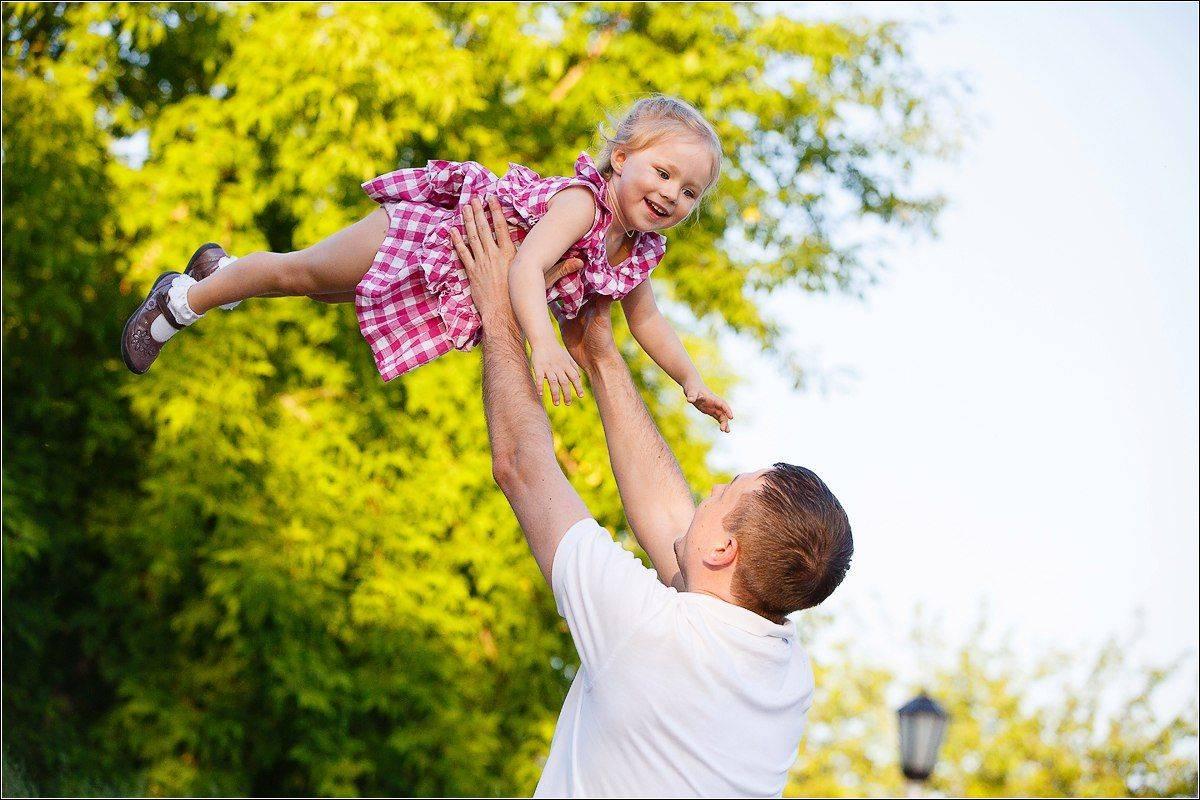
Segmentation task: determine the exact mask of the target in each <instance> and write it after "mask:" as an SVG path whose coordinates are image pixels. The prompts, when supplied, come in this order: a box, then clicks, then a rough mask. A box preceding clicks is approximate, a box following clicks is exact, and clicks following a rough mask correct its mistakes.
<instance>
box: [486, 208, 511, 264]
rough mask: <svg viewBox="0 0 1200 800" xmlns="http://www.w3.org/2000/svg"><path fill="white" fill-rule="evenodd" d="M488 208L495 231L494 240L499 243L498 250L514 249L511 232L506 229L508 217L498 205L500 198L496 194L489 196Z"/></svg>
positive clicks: (507, 250)
mask: <svg viewBox="0 0 1200 800" xmlns="http://www.w3.org/2000/svg"><path fill="white" fill-rule="evenodd" d="M488 208H489V209H491V211H492V228H493V229H494V230H495V232H496V242H497V243H498V244H499V245H500V251H501V252H504V253H506V252H509V251H512V250H515V249H516V248H514V247H513V243H512V234H510V233H509V231H508V219H506V218H505V216H504V209H503V208H502V207H501V206H500V198H498V197H496V195H492V196H490V197H489V198H488Z"/></svg>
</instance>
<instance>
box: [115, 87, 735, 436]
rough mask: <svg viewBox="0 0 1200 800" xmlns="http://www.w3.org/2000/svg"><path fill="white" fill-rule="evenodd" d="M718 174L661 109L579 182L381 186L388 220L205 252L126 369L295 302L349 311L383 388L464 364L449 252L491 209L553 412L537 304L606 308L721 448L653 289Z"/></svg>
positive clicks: (558, 354)
mask: <svg viewBox="0 0 1200 800" xmlns="http://www.w3.org/2000/svg"><path fill="white" fill-rule="evenodd" d="M720 160H721V146H720V142H719V140H718V139H717V135H716V133H715V131H714V130H713V128H712V126H711V125H709V124H708V122H707V121H706V120H705V119H704V118H703V117H702V116H701V115H700V113H699V112H698V111H696V109H694V108H693V107H692V106H690V105H688V104H687V103H685V102H683V101H682V100H678V99H675V98H671V97H664V96H657V95H656V96H653V97H649V98H645V99H642V100H639V101H638V102H637V103H635V104H634V105H633V106H632V107H631V108H630V109H629V111H628V112H627V113H626V114H625V116H624V118H623V119H622V120H621V122H620V123H619V124H618V125H617V129H616V132H615V134H614V135H613V136H612V138H608V137H605V144H604V146H603V148H602V149H601V151H600V155H599V157H598V158H597V159H596V161H594V162H593V160H592V159H591V158H590V157H589V156H588V155H587V154H586V153H585V154H581V155H580V156H579V158H578V160H577V161H576V162H575V175H574V176H573V177H551V178H541V177H539V176H538V175H537V174H536V173H534V172H533V171H531V170H529V169H527V168H525V167H522V166H520V165H518V164H510V165H509V170H508V172H507V174H505V175H504V177H503V178H497V177H496V176H495V175H493V174H492V173H491V172H489V171H488V170H487V169H486V168H484V167H483V166H482V165H480V164H477V163H475V162H473V161H465V162H452V161H430V162H429V163H428V164H427V165H426V166H425V167H423V168H416V169H402V170H398V171H395V172H389V173H387V174H385V175H381V176H379V177H378V178H375V179H374V180H371V181H368V182H367V183H365V184H363V189H364V190H365V191H366V192H367V194H368V195H369V196H370V197H371V198H372V199H374V200H375V201H376V202H378V203H379V204H380V205H381V206H382V208H381V209H377V210H376V211H374V212H372V213H371V214H370V215H368V216H367V217H366V218H364V219H362V220H360V221H359V222H357V223H355V224H353V225H351V226H350V227H348V228H345V229H343V230H341V231H339V232H337V233H335V234H333V235H332V236H330V237H329V238H327V239H325V240H323V241H321V242H318V243H317V244H315V245H313V246H312V247H309V248H307V249H305V250H300V251H296V252H293V253H252V254H250V255H247V256H243V257H241V258H236V259H235V258H231V257H229V256H228V255H226V254H225V251H224V250H223V249H222V248H221V247H220V246H219V245H217V244H211V243H210V244H206V245H203V246H202V247H201V248H200V249H199V250H197V251H196V253H195V255H193V256H192V259H191V261H190V262H189V263H188V266H187V269H186V270H185V271H184V273H183V274H180V273H177V272H168V273H165V274H164V275H162V276H160V277H159V279H158V280H157V281H156V282H155V284H154V286H153V287H152V288H151V290H150V294H149V296H148V297H147V298H146V300H145V301H144V302H143V303H142V305H141V306H140V307H139V308H138V309H137V310H136V311H135V312H134V313H133V315H132V316H131V317H130V319H129V322H127V323H126V325H125V332H124V334H123V336H122V341H121V353H122V356H123V358H124V360H125V364H126V366H128V367H129V369H130V370H132V371H133V372H135V373H138V374H141V373H144V372H145V371H146V370H148V369H149V368H150V365H151V364H152V363H153V361H154V359H155V358H156V357H157V356H158V353H159V351H160V350H161V349H162V346H163V345H164V344H165V343H166V342H167V340H169V339H170V338H171V337H172V336H174V335H175V334H176V333H177V332H178V331H180V330H183V329H184V328H185V327H187V326H189V325H192V324H193V323H195V322H196V320H198V319H199V318H200V317H201V316H203V315H204V314H205V313H206V312H208V311H209V310H210V309H212V308H215V307H217V306H221V307H222V308H227V309H229V308H233V307H235V306H236V305H237V304H238V303H239V302H240V301H242V300H244V299H247V298H250V297H278V296H297V295H308V296H310V297H313V298H314V299H317V300H321V301H323V302H350V301H353V302H354V304H355V309H356V311H357V313H358V322H359V327H360V328H361V330H362V333H363V337H364V338H366V340H367V342H368V343H369V344H370V345H371V350H372V352H373V353H374V356H375V364H376V366H377V367H378V369H379V374H380V375H381V376H382V377H383V379H384V380H385V381H387V380H391V379H393V378H395V377H396V376H398V375H402V374H404V373H405V372H408V371H409V370H411V369H414V368H415V367H419V366H420V365H422V364H425V363H427V362H428V361H431V360H433V359H434V358H437V357H438V356H440V355H442V354H444V353H447V352H449V351H450V350H451V349H452V348H458V349H460V350H469V349H470V348H471V347H473V346H475V345H476V344H478V342H479V340H480V333H481V332H480V318H479V314H478V312H477V311H476V310H475V306H474V305H473V304H472V302H471V292H470V286H469V284H468V282H467V276H466V273H465V272H464V270H463V268H462V265H461V263H460V262H459V260H458V257H457V255H456V254H455V251H454V238H453V237H458V239H459V241H460V243H461V236H462V231H463V227H462V212H461V209H462V207H463V206H464V205H466V204H467V203H469V202H470V201H471V199H472V197H482V196H490V195H495V196H497V197H498V199H499V201H500V204H501V207H502V208H503V210H504V214H505V217H506V218H507V220H508V222H509V224H510V226H511V227H512V236H513V240H514V242H516V243H518V244H519V247H518V250H517V256H516V260H515V261H514V262H513V265H512V268H511V272H510V291H511V296H512V304H513V311H514V313H515V314H516V317H517V319H518V321H519V322H520V324H521V327H522V329H523V331H524V333H525V336H526V338H527V339H528V340H529V343H530V345H531V348H532V359H531V360H532V364H533V369H534V373H535V376H536V377H537V379H538V381H539V384H541V383H543V382H544V383H546V384H548V385H549V388H550V394H551V397H552V399H553V402H554V404H555V405H558V404H559V403H560V402H566V403H568V404H569V403H570V402H571V394H570V390H571V388H572V386H574V388H575V390H576V392H577V393H578V394H579V395H580V396H582V394H583V390H582V385H581V383H580V379H579V370H578V368H577V367H576V365H575V364H574V362H573V361H572V360H571V357H570V356H569V355H568V354H567V351H566V350H565V349H564V348H563V347H562V345H561V344H559V342H558V339H557V337H556V336H555V334H554V329H553V327H552V326H551V323H550V321H549V319H548V318H547V315H546V312H545V307H546V303H547V302H549V303H551V304H552V308H553V310H554V312H555V314H556V315H557V316H559V318H560V319H571V318H573V317H575V316H576V315H577V314H578V313H579V311H580V309H581V308H582V307H583V305H584V303H586V302H587V301H588V299H589V298H590V297H592V296H595V295H606V296H608V297H612V298H614V299H620V300H621V301H622V307H623V309H624V311H625V315H626V318H627V319H628V321H629V328H630V331H631V332H632V333H633V335H634V338H636V339H637V341H638V343H639V344H640V345H641V346H642V347H643V349H645V351H646V353H648V354H649V355H650V357H651V358H653V359H654V361H655V362H656V363H657V364H658V365H659V366H660V367H662V369H663V370H664V371H665V372H666V373H667V374H668V375H670V376H671V377H672V378H673V379H674V380H675V382H676V383H678V384H679V385H680V386H681V387H683V391H684V395H685V396H686V397H687V400H688V402H690V403H692V404H693V405H695V406H696V408H698V409H699V410H700V411H702V412H703V413H705V414H708V415H709V416H711V417H713V418H714V419H715V420H717V422H718V423H720V425H721V430H723V431H726V432H728V430H729V421H730V420H731V419H732V418H733V414H732V412H731V411H730V408H729V405H728V404H727V403H726V402H725V401H724V400H722V399H721V398H720V397H718V396H717V395H715V394H714V393H713V392H712V391H711V390H710V389H709V388H708V386H707V385H706V384H705V382H704V379H703V378H702V377H701V376H700V373H699V371H698V370H697V369H696V366H695V364H693V363H692V360H691V358H689V356H688V354H687V351H686V350H685V349H684V347H683V345H682V343H681V342H680V340H679V337H678V335H676V333H675V331H674V330H673V329H672V328H671V326H670V325H669V323H668V322H667V321H666V319H665V318H664V317H663V315H662V313H661V312H660V311H659V309H658V306H657V304H656V302H655V299H654V291H653V289H652V287H651V284H650V281H648V280H647V277H648V276H649V274H650V271H651V270H653V269H654V268H655V267H656V266H657V265H658V262H659V261H660V260H661V259H662V256H663V253H664V252H665V250H666V240H665V238H664V237H663V235H662V234H661V233H659V231H662V230H665V229H667V228H670V227H672V226H674V225H677V224H678V223H680V222H682V221H683V220H684V219H686V218H687V217H688V215H689V214H691V213H692V211H693V210H694V209H695V208H696V204H697V203H698V202H699V201H700V198H701V196H702V195H703V194H704V193H705V192H706V191H707V190H708V189H709V188H710V187H711V186H712V185H713V184H714V183H715V182H716V179H717V175H718V171H719V169H720ZM580 264H582V266H579V265H580Z"/></svg>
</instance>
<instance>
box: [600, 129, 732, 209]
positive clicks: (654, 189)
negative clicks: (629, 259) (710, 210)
mask: <svg viewBox="0 0 1200 800" xmlns="http://www.w3.org/2000/svg"><path fill="white" fill-rule="evenodd" d="M612 170H613V176H612V181H611V184H612V191H613V194H614V195H615V198H616V202H617V205H618V206H619V207H620V216H621V218H622V219H623V220H624V222H625V224H626V225H627V226H628V227H629V230H638V231H657V230H664V229H666V228H670V227H671V226H672V225H678V224H679V223H680V222H682V221H683V220H684V219H685V218H686V217H687V215H688V214H690V213H691V212H692V209H693V208H695V206H696V203H698V202H699V201H700V195H702V194H703V193H704V191H705V190H706V189H707V188H708V184H709V181H710V180H711V176H712V174H713V171H714V170H713V152H712V150H711V149H710V148H709V147H708V145H706V144H705V143H704V142H703V141H702V140H700V139H698V138H696V137H693V136H688V135H679V136H674V137H671V138H669V139H664V140H662V141H659V142H655V143H654V144H652V145H650V146H649V147H645V148H643V149H641V150H637V151H634V152H629V151H627V150H623V149H621V148H617V149H616V150H614V151H613V154H612Z"/></svg>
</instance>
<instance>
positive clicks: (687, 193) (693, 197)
mask: <svg viewBox="0 0 1200 800" xmlns="http://www.w3.org/2000/svg"><path fill="white" fill-rule="evenodd" d="M683 193H684V194H685V195H687V196H688V197H690V198H692V199H693V200H694V199H696V193H695V192H693V191H692V190H691V189H684V190H683Z"/></svg>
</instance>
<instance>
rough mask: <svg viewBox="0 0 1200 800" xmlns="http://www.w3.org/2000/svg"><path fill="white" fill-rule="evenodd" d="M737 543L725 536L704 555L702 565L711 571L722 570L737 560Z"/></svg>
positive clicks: (730, 537)
mask: <svg viewBox="0 0 1200 800" xmlns="http://www.w3.org/2000/svg"><path fill="white" fill-rule="evenodd" d="M737 555H738V541H737V539H735V538H733V537H732V536H727V537H726V538H725V539H723V540H721V543H720V544H718V545H715V546H714V547H712V548H711V549H709V551H708V552H707V553H705V554H704V565H705V566H706V567H709V568H711V569H724V568H725V567H728V566H729V565H730V564H732V563H733V562H734V561H736V560H737Z"/></svg>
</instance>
